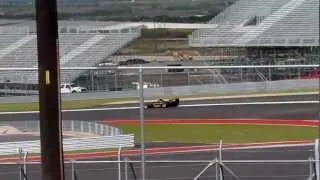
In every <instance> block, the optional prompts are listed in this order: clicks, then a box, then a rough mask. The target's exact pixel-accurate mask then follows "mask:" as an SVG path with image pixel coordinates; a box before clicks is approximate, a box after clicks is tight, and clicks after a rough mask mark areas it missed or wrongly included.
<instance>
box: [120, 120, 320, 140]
mask: <svg viewBox="0 0 320 180" xmlns="http://www.w3.org/2000/svg"><path fill="white" fill-rule="evenodd" d="M117 127H119V128H120V129H122V130H123V131H124V132H125V133H133V134H135V140H136V143H139V142H140V127H139V126H138V125H136V126H135V125H120V126H117ZM317 132H318V129H317V128H313V127H287V126H270V125H263V126H262V125H181V124H180V125H145V126H144V133H145V142H146V143H148V142H149V143H150V142H176V143H218V142H219V141H220V139H222V140H223V142H224V143H254V142H270V141H291V140H312V139H314V138H315V137H317Z"/></svg>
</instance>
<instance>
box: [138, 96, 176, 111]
mask: <svg viewBox="0 0 320 180" xmlns="http://www.w3.org/2000/svg"><path fill="white" fill-rule="evenodd" d="M179 102H180V101H179V98H173V99H169V100H163V99H158V100H157V101H155V102H150V103H145V104H144V108H145V109H148V108H167V107H177V106H178V105H179Z"/></svg>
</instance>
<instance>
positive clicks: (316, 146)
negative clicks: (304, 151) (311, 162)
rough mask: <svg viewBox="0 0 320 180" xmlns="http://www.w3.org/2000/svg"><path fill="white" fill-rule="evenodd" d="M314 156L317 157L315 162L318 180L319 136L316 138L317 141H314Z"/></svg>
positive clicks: (318, 179)
mask: <svg viewBox="0 0 320 180" xmlns="http://www.w3.org/2000/svg"><path fill="white" fill-rule="evenodd" d="M314 153H315V154H314V158H315V163H316V179H317V180H320V177H319V174H320V172H319V159H320V158H319V139H318V138H317V139H316V140H315V143H314Z"/></svg>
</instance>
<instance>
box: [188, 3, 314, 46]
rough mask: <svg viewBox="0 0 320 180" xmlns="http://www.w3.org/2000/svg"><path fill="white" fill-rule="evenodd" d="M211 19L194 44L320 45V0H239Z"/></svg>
mask: <svg viewBox="0 0 320 180" xmlns="http://www.w3.org/2000/svg"><path fill="white" fill-rule="evenodd" d="M209 23H212V24H217V25H218V26H217V27H216V28H214V29H201V30H196V31H194V32H193V33H192V35H190V36H189V43H190V46H193V47H250V46H255V47H256V46H264V47H270V46H271V47H275V46H286V47H288V46H295V47H296V46H319V0H255V1H252V0H239V1H237V2H235V3H234V4H233V5H231V6H229V7H228V8H227V9H225V10H224V11H223V12H221V13H220V14H218V15H217V16H216V17H215V18H213V19H212V20H211V21H209Z"/></svg>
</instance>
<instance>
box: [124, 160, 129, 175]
mask: <svg viewBox="0 0 320 180" xmlns="http://www.w3.org/2000/svg"><path fill="white" fill-rule="evenodd" d="M124 179H125V180H128V159H127V158H125V159H124Z"/></svg>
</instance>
